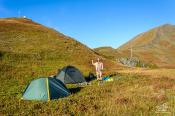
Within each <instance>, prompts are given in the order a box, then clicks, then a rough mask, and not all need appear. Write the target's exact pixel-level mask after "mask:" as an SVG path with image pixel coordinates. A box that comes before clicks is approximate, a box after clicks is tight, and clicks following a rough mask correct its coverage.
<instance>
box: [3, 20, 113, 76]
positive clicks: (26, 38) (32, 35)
mask: <svg viewBox="0 0 175 116" xmlns="http://www.w3.org/2000/svg"><path fill="white" fill-rule="evenodd" d="M97 58H101V59H103V61H104V64H105V68H106V70H109V69H111V68H112V67H115V65H116V64H115V63H114V62H112V61H110V60H108V59H105V58H103V57H102V56H100V55H99V54H97V53H96V52H94V51H93V50H92V49H90V48H88V47H87V46H85V45H83V44H81V43H80V42H78V41H76V40H75V39H73V38H71V37H68V36H66V35H64V34H62V33H60V32H57V31H55V30H54V29H51V28H47V27H45V26H43V25H41V24H38V23H36V22H34V21H32V20H30V19H26V18H4V19H0V60H1V62H0V69H1V70H3V71H4V72H6V71H9V70H12V71H14V73H19V74H21V73H24V74H26V75H30V74H31V76H32V75H34V76H37V75H45V76H46V75H52V74H56V72H57V69H58V68H62V67H63V66H66V65H74V66H77V67H78V68H79V69H80V70H81V71H82V72H83V73H84V74H88V73H89V72H92V71H93V70H94V69H93V66H92V65H91V60H92V59H94V60H95V59H97ZM8 74H9V73H8Z"/></svg>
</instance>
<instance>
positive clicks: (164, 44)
mask: <svg viewBox="0 0 175 116" xmlns="http://www.w3.org/2000/svg"><path fill="white" fill-rule="evenodd" d="M131 47H132V49H133V57H136V58H139V59H140V60H141V61H143V62H145V63H147V64H155V65H157V66H158V67H166V68H174V67H175V59H174V58H175V51H174V49H175V26H174V25H170V24H165V25H162V26H159V27H156V28H154V29H151V30H149V31H147V32H144V33H141V34H139V35H138V36H136V37H135V38H133V39H131V40H130V41H129V42H127V43H126V44H124V45H122V46H121V47H119V48H118V49H109V48H105V47H102V48H97V52H98V53H99V54H105V56H110V57H112V58H120V57H130V48H131Z"/></svg>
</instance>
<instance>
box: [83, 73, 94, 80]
mask: <svg viewBox="0 0 175 116" xmlns="http://www.w3.org/2000/svg"><path fill="white" fill-rule="evenodd" d="M85 79H86V81H87V82H90V81H93V80H95V79H96V76H95V75H94V74H93V73H91V72H90V73H89V75H88V76H87V77H85Z"/></svg>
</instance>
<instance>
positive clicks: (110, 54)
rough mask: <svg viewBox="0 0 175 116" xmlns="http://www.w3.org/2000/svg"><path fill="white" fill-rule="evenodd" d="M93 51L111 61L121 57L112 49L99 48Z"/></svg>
mask: <svg viewBox="0 0 175 116" xmlns="http://www.w3.org/2000/svg"><path fill="white" fill-rule="evenodd" d="M94 51H96V52H97V53H99V54H101V55H103V56H104V57H105V58H108V59H111V60H116V58H117V57H120V56H121V55H120V53H119V52H117V50H116V49H114V48H112V47H99V48H95V49H94Z"/></svg>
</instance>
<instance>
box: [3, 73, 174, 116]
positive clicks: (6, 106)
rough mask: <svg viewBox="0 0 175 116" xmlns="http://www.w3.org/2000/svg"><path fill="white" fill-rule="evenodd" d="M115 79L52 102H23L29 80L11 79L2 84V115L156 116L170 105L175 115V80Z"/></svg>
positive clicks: (131, 76)
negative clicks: (161, 109)
mask: <svg viewBox="0 0 175 116" xmlns="http://www.w3.org/2000/svg"><path fill="white" fill-rule="evenodd" d="M113 78H114V81H113V82H103V83H102V84H100V85H98V82H97V81H92V82H91V85H87V86H84V87H81V88H79V87H77V86H68V88H74V89H75V90H77V91H75V92H74V93H72V94H71V95H70V96H68V97H66V98H63V99H58V100H52V101H50V102H39V101H23V100H20V97H21V95H22V92H23V91H24V88H25V87H26V84H27V80H25V82H24V83H21V82H20V81H21V78H20V81H19V80H16V79H14V78H8V79H6V80H3V81H1V84H3V86H2V87H1V95H0V98H1V99H0V100H1V101H0V103H1V104H0V109H1V111H0V112H1V113H2V114H6V115H10V114H15V115H38V114H40V115H51V114H53V115H117V114H118V115H121V114H123V115H156V114H157V113H156V111H157V107H158V106H160V105H161V104H164V103H166V104H167V105H168V107H169V108H168V110H167V111H168V112H170V113H171V114H173V112H174V108H175V97H174V95H175V91H174V90H173V84H174V83H175V80H174V79H168V78H156V79H155V78H150V77H144V76H139V75H120V74H118V75H117V76H116V77H113ZM29 80H30V79H28V82H29ZM2 91H3V93H2ZM159 113H160V114H163V112H159ZM174 113H175V112H174Z"/></svg>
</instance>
